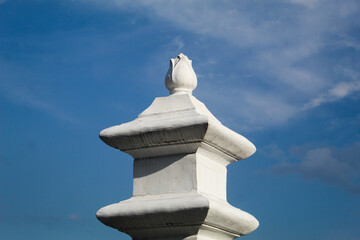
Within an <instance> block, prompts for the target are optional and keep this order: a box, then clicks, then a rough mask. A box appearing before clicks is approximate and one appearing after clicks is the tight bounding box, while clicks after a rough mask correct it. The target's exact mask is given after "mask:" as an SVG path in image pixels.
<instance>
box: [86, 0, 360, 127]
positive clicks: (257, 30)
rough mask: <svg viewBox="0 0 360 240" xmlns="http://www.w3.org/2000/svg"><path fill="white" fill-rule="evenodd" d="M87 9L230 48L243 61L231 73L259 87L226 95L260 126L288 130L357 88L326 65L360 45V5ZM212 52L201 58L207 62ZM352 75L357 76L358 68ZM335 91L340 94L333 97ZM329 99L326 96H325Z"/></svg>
mask: <svg viewBox="0 0 360 240" xmlns="http://www.w3.org/2000/svg"><path fill="white" fill-rule="evenodd" d="M82 2H87V3H89V2H91V3H95V4H97V5H98V6H103V7H105V8H108V9H111V11H113V10H114V9H116V8H117V9H119V10H121V11H132V12H135V13H139V14H142V15H143V14H146V15H147V16H148V17H149V19H156V21H158V20H160V21H164V22H166V24H171V25H172V26H173V27H174V29H180V30H182V31H183V33H184V34H188V33H191V34H192V35H193V36H198V37H199V38H211V39H217V40H220V41H224V42H223V44H224V45H229V47H228V48H227V50H228V51H229V52H233V53H237V52H239V53H241V54H242V55H241V56H240V57H239V58H238V59H237V60H236V59H234V62H232V63H231V64H232V65H233V66H234V68H233V71H237V69H236V67H235V66H240V68H241V69H242V70H244V69H246V70H247V71H248V72H250V73H251V74H253V75H254V76H255V79H257V80H258V81H259V80H261V81H259V83H258V84H257V83H256V82H252V83H248V84H247V85H245V86H242V87H243V88H240V87H239V86H230V88H231V90H232V91H228V92H227V95H230V98H231V99H236V98H239V96H238V95H236V94H239V93H240V94H241V96H242V97H244V98H241V101H242V102H243V101H245V102H246V104H247V105H246V106H249V104H250V106H249V107H248V108H247V110H250V112H252V113H253V116H254V118H255V119H256V120H257V123H258V124H259V125H268V124H270V125H271V124H279V123H283V122H284V121H287V120H288V119H290V118H291V117H292V116H295V115H296V114H297V113H300V112H301V109H309V108H311V107H315V106H319V105H321V104H325V103H327V102H330V101H337V100H339V99H341V98H343V97H344V96H343V97H341V94H346V93H347V94H351V93H350V92H351V91H352V90H349V89H347V87H351V86H352V87H354V86H355V85H354V80H352V79H350V78H349V76H346V74H341V73H336V74H335V72H336V69H339V68H344V67H345V66H346V65H347V63H345V62H343V61H335V58H332V59H328V58H327V55H328V53H329V51H332V50H334V49H335V48H336V49H343V48H349V47H352V48H357V45H356V42H357V37H356V36H353V37H349V35H351V33H352V32H353V31H354V28H356V27H357V26H358V24H357V22H358V21H356V19H357V16H358V15H359V14H360V3H359V2H358V1H356V0H345V1H340V0H335V1H331V2H328V1H323V0H291V1H282V0H280V1H279V0H274V1H236V2H235V1H234V2H226V3H224V2H219V1H165V0H157V1H151V2H149V1H145V0H138V1H122V0H112V1H107V2H106V4H105V3H104V2H103V1H99V0H82ZM179 9H181V11H179ZM269 9H271V10H269ZM339 39H340V40H339ZM349 39H351V41H350V40H349ZM180 40H181V41H180ZM174 44H176V45H177V46H178V47H177V49H178V50H179V49H182V48H184V46H185V45H189V44H187V43H186V41H185V40H184V39H179V38H177V39H175V40H174ZM192 44H194V42H192ZM335 45H336V47H335ZM200 48H201V46H200ZM204 51H207V52H208V49H206V48H204ZM207 52H206V53H198V54H200V55H209V54H208V53H207ZM214 54H216V53H214ZM222 54H223V53H219V55H216V56H215V55H214V57H216V58H218V59H220V61H219V62H218V64H221V59H222V58H225V57H226V56H225V55H224V56H222ZM337 54H338V55H337V57H336V59H338V58H342V59H345V58H350V60H349V61H353V62H354V61H355V62H356V61H358V60H357V59H356V58H351V57H350V56H349V55H348V54H347V53H346V52H342V53H340V55H339V53H337ZM189 57H190V58H191V57H192V55H190V56H189ZM244 59H246V60H244ZM151 62H154V61H153V60H151ZM194 64H195V62H194ZM355 65H356V64H355ZM355 65H354V66H355ZM349 68H351V67H349ZM351 70H352V71H354V72H358V69H356V67H353V68H351ZM217 73H220V72H219V71H218V72H217ZM200 74H201V75H203V76H205V75H206V74H213V73H203V72H200ZM215 74H216V73H215ZM234 74H235V75H236V74H237V72H234ZM334 75H336V77H334ZM206 80H207V81H212V83H210V84H208V86H209V88H211V87H213V88H214V89H213V91H210V92H214V91H217V90H218V88H219V86H218V82H216V80H211V79H209V78H207V79H206ZM263 82H264V83H265V85H266V87H264V86H263V84H262V83H263ZM333 86H336V89H332V88H334V87H333ZM245 87H247V89H246V90H244V88H245ZM355 87H356V88H357V85H356V86H355ZM265 88H266V89H265ZM264 90H266V91H267V94H264ZM341 91H342V92H341ZM324 92H327V93H326V94H322V93H324ZM345 92H346V93H345ZM250 101H252V102H250ZM215 104H216V103H215ZM304 105H306V107H303V106H304ZM264 106H266V107H264ZM219 108H220V107H219ZM261 111H271V112H273V113H274V114H268V117H262V118H259V116H264V114H263V113H261ZM276 112H278V113H279V114H275V113H276ZM229 114H234V115H233V117H234V118H235V117H236V116H237V115H238V112H235V111H231V113H229ZM265 115H266V114H265ZM255 116H256V117H255ZM261 119H262V120H263V121H261ZM249 120H250V119H249Z"/></svg>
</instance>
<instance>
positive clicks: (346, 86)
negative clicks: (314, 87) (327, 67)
mask: <svg viewBox="0 0 360 240" xmlns="http://www.w3.org/2000/svg"><path fill="white" fill-rule="evenodd" d="M359 91H360V81H358V82H341V83H338V84H336V86H335V87H333V88H331V89H330V90H329V91H328V92H327V93H325V94H321V95H320V96H318V97H316V98H313V99H311V100H310V102H308V103H306V104H305V105H304V107H303V110H307V109H310V108H315V107H318V106H320V105H322V104H325V103H328V102H336V101H338V100H339V99H342V98H345V97H347V96H350V95H352V94H353V93H356V92H359Z"/></svg>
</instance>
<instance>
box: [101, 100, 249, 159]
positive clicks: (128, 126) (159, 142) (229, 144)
mask: <svg viewBox="0 0 360 240" xmlns="http://www.w3.org/2000/svg"><path fill="white" fill-rule="evenodd" d="M100 138H101V139H102V140H103V141H104V142H105V143H106V144H108V145H109V146H112V147H114V148H117V149H119V150H121V151H124V152H127V153H129V154H130V155H132V156H133V157H134V158H141V157H145V156H146V157H149V156H161V155H169V154H171V153H172V152H173V151H175V152H174V154H177V153H178V152H177V150H178V151H183V150H185V151H186V152H187V153H191V152H194V150H196V149H197V148H196V147H192V146H191V145H198V144H199V143H202V142H203V143H206V144H208V145H210V146H212V147H214V148H216V149H218V150H219V151H221V152H224V153H225V154H228V155H229V156H231V157H233V158H234V159H235V160H239V159H245V158H248V157H249V156H251V155H252V154H253V153H254V152H255V151H256V148H255V146H254V145H253V144H252V143H251V142H250V141H249V140H247V139H246V138H245V137H243V136H241V135H240V134H237V133H235V132H234V131H232V130H230V129H229V128H227V127H225V126H224V125H222V124H221V123H220V122H219V121H218V120H217V119H216V118H215V117H214V116H213V115H212V114H211V113H210V111H209V110H207V108H206V107H205V106H204V104H202V103H201V102H200V101H199V100H197V99H196V98H195V97H193V96H191V95H189V94H182V95H170V96H168V97H160V98H156V99H155V101H154V102H153V104H152V105H151V106H150V107H149V108H148V109H146V110H145V111H144V112H143V113H142V114H140V115H139V118H137V119H136V120H134V121H132V122H129V123H125V124H121V125H118V126H114V127H110V128H107V129H104V130H103V131H101V133H100ZM174 145H175V146H174ZM186 145H189V146H186ZM186 148H187V149H186ZM187 150H188V151H187Z"/></svg>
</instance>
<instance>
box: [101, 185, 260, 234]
mask: <svg viewBox="0 0 360 240" xmlns="http://www.w3.org/2000/svg"><path fill="white" fill-rule="evenodd" d="M97 217H98V219H99V220H100V221H101V222H103V223H104V224H105V225H107V226H110V227H112V228H116V229H118V230H119V231H122V232H125V233H127V234H129V235H130V236H132V237H133V238H134V239H147V238H148V237H149V236H152V237H153V238H155V239H157V238H164V237H166V236H168V235H170V233H171V235H173V236H179V237H181V236H185V235H187V236H193V235H197V234H198V236H197V237H200V235H201V236H202V237H206V236H207V235H212V236H213V235H214V232H216V231H219V230H220V234H219V235H218V237H219V238H217V239H234V238H237V237H240V236H242V235H245V234H248V233H250V232H252V231H254V230H255V229H256V228H257V227H258V221H257V220H256V219H255V218H254V217H253V216H252V215H250V214H248V213H246V212H244V211H241V210H240V209H237V208H234V207H233V206H231V205H230V204H228V203H226V202H224V201H220V200H217V199H214V198H212V197H209V196H204V195H201V194H199V193H197V192H190V193H187V194H181V195H179V194H168V195H166V196H162V197H161V198H159V197H155V198H154V197H151V196H142V197H133V198H130V199H129V200H126V201H122V202H120V203H115V204H112V205H109V206H107V207H104V208H102V209H100V210H99V211H98V212H97ZM215 230H216V231H215ZM199 231H200V232H201V234H200V235H199ZM224 235H225V236H224ZM220 236H221V237H220ZM179 239H181V238H179ZM198 239H200V238H198Z"/></svg>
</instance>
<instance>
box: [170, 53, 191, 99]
mask: <svg viewBox="0 0 360 240" xmlns="http://www.w3.org/2000/svg"><path fill="white" fill-rule="evenodd" d="M165 86H166V88H167V89H169V91H170V94H181V93H190V94H191V93H192V91H193V90H194V89H195V88H196V86H197V78H196V74H195V72H194V69H193V68H192V61H191V60H190V59H189V58H188V57H187V56H185V55H184V54H182V53H180V54H179V55H178V56H177V57H176V58H172V59H170V66H169V70H168V72H167V73H166V76H165Z"/></svg>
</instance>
